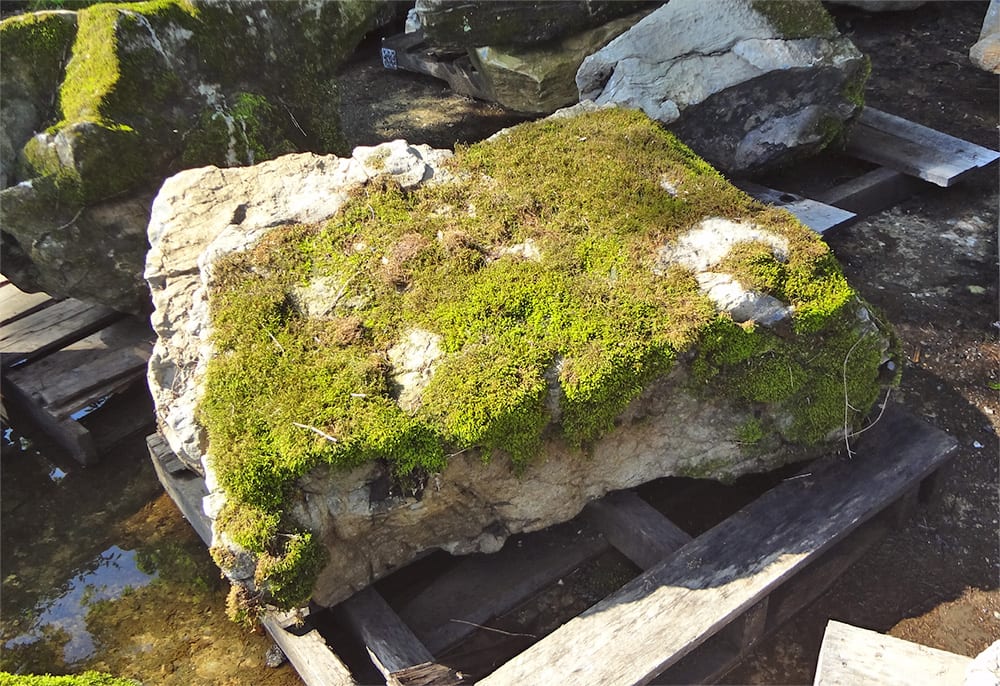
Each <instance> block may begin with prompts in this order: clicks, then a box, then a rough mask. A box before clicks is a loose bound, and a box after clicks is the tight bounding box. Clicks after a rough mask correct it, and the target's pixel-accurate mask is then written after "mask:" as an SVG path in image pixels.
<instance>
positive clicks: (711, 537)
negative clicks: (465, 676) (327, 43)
mask: <svg viewBox="0 0 1000 686" xmlns="http://www.w3.org/2000/svg"><path fill="white" fill-rule="evenodd" d="M865 439H866V440H864V442H863V443H862V442H859V444H858V445H857V446H856V454H855V456H854V458H853V459H850V460H848V459H844V458H839V457H830V458H826V459H824V460H821V461H818V462H817V463H815V464H814V465H813V468H812V473H811V475H810V476H808V477H803V478H798V479H794V480H790V481H785V482H783V483H782V484H779V485H778V486H777V487H775V488H774V489H772V490H771V491H768V492H767V493H765V494H764V495H763V496H761V497H760V498H758V499H757V500H756V501H754V502H753V503H751V504H750V505H748V506H747V507H745V508H744V509H742V510H740V511H739V512H737V513H736V514H734V515H733V516H731V517H730V518H728V519H727V520H725V521H724V522H722V523H721V524H719V525H718V526H716V527H714V528H713V529H711V530H709V531H708V532H706V533H705V534H702V535H701V536H699V537H698V538H697V539H695V540H694V541H692V542H691V543H689V544H688V545H686V546H684V547H683V548H682V549H681V550H679V551H678V552H677V553H676V554H675V555H673V556H672V557H670V558H669V559H668V560H667V561H665V562H663V563H661V564H659V565H657V566H655V567H653V568H652V569H650V570H648V571H647V572H645V573H643V574H642V575H640V576H639V577H637V578H636V579H635V580H633V581H631V582H629V583H628V584H626V585H625V586H624V587H623V588H622V589H621V590H619V591H618V592H616V593H614V594H612V595H611V596H609V597H608V598H606V599H605V600H603V601H601V602H600V603H598V604H597V605H595V606H594V607H592V608H591V609H589V610H587V611H586V612H584V613H583V614H582V615H580V616H579V617H577V618H575V619H573V620H571V621H570V622H568V623H567V624H565V625H563V626H562V627H561V628H559V629H557V630H556V631H555V632H553V633H552V634H550V635H549V636H548V637H546V638H545V639H543V640H541V641H540V642H538V643H536V644H535V645H534V646H532V647H531V648H529V649H528V650H526V651H525V652H524V653H522V654H521V655H519V656H518V657H516V658H514V659H513V660H511V661H509V662H507V663H506V664H504V665H503V666H501V667H500V668H499V669H497V670H496V671H495V672H494V673H493V674H491V675H490V676H488V677H486V678H485V679H483V680H482V681H481V682H480V683H481V684H483V685H484V686H486V685H492V686H496V685H498V684H504V685H508V684H510V685H513V684H552V683H574V684H595V685H596V684H601V685H602V686H603V685H612V684H629V685H631V684H641V683H646V682H648V681H649V680H650V679H652V678H653V677H655V676H656V675H657V674H660V673H661V672H663V671H664V670H665V669H666V668H667V667H669V666H670V665H672V664H674V663H676V662H678V661H679V660H680V659H681V658H682V657H684V656H685V655H686V654H688V653H690V652H691V651H692V650H694V649H695V648H696V647H697V646H698V645H700V644H701V643H703V642H704V641H706V640H707V639H708V638H709V637H711V636H713V635H714V634H715V633H716V632H718V631H719V630H720V629H722V628H723V627H725V626H727V625H728V624H729V623H730V622H732V620H733V619H735V618H736V617H738V616H739V615H741V614H743V613H745V612H747V611H748V610H749V609H750V608H752V607H753V606H754V605H755V604H756V603H758V602H760V601H761V600H762V599H763V598H765V597H766V596H767V595H769V594H770V592H771V591H773V590H774V589H776V588H777V587H779V586H780V585H781V584H782V583H783V582H784V581H785V580H786V579H788V578H789V577H791V576H792V575H794V574H795V573H796V572H797V571H798V570H799V569H801V568H803V567H804V566H805V565H806V564H808V563H809V562H811V561H812V560H814V559H816V558H818V557H819V555H821V554H822V553H823V552H825V551H826V550H828V549H830V548H831V547H832V546H833V545H835V544H836V543H837V542H838V541H840V540H842V539H844V538H845V537H846V536H847V535H848V534H850V533H851V532H852V531H853V530H854V529H856V528H857V527H858V526H859V525H860V524H862V523H863V522H865V521H867V520H868V519H870V518H871V517H873V516H874V515H875V514H876V513H878V512H879V511H880V510H881V509H882V508H884V507H886V506H887V505H889V504H890V503H892V502H894V501H895V500H896V499H898V498H899V497H900V496H902V495H903V494H904V493H906V492H907V491H908V490H909V489H910V487H912V486H913V485H915V484H917V483H919V482H920V481H921V480H922V479H923V478H924V477H925V476H927V475H928V474H930V473H931V472H933V471H934V470H935V469H937V468H938V467H939V466H940V465H941V464H942V463H943V462H944V460H945V459H947V457H948V456H949V455H950V454H951V453H952V452H953V451H954V449H955V447H956V442H955V440H954V439H953V438H951V437H950V436H948V435H946V434H944V433H943V432H940V431H938V430H936V429H934V428H932V427H930V426H928V425H926V424H924V423H923V422H921V421H919V420H917V419H916V418H914V417H912V416H910V415H908V414H906V413H904V412H903V411H901V410H899V409H897V408H889V409H887V410H886V412H885V414H884V415H883V417H882V419H881V421H880V422H879V423H878V424H877V425H875V427H873V428H872V429H871V430H870V431H869V432H868V433H867V434H865Z"/></svg>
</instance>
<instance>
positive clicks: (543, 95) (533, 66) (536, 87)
mask: <svg viewBox="0 0 1000 686" xmlns="http://www.w3.org/2000/svg"><path fill="white" fill-rule="evenodd" d="M645 14H646V13H645V12H639V13H634V14H630V15H627V16H625V17H621V18H619V19H614V20H612V21H609V22H607V23H606V24H602V25H601V26H598V27H596V28H593V29H588V30H586V31H583V32H580V33H575V34H573V35H571V36H567V37H565V38H560V39H556V40H553V41H549V42H546V43H542V44H538V45H529V46H518V45H504V46H495V45H489V46H485V47H478V48H472V49H470V50H469V56H470V57H471V58H472V63H473V65H475V67H476V70H477V71H479V73H480V74H482V76H483V78H484V80H485V81H486V84H487V87H488V89H489V92H490V96H491V98H492V99H493V100H495V101H496V102H498V103H500V104H501V105H503V106H504V107H506V108H508V109H512V110H515V111H517V112H533V113H544V114H550V113H552V112H554V111H556V110H557V109H559V108H560V107H566V106H568V105H572V104H573V103H575V102H576V101H577V99H578V97H579V93H578V92H577V88H576V72H577V70H578V69H579V68H580V64H581V63H582V62H583V59H584V58H585V57H586V56H588V55H592V54H593V53H595V52H597V50H599V49H600V48H602V47H604V46H605V45H607V43H608V42H609V41H610V40H612V39H613V38H615V37H616V36H618V35H620V34H621V33H622V32H623V31H626V30H627V29H628V28H629V27H630V26H632V25H633V24H635V23H636V22H637V21H639V20H640V19H641V18H642V17H643V16H645Z"/></svg>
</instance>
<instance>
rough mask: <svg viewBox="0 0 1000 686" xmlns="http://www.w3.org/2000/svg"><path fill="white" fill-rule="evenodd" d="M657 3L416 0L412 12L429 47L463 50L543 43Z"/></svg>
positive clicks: (581, 0)
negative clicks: (415, 15) (413, 11)
mask: <svg viewBox="0 0 1000 686" xmlns="http://www.w3.org/2000/svg"><path fill="white" fill-rule="evenodd" d="M656 4H657V3H655V2H633V1H624V2H616V1H604V0H543V1H541V2H522V1H519V0H494V1H491V0H485V1H476V0H472V1H469V0H417V3H416V13H417V16H418V17H419V19H420V24H421V26H422V27H423V30H424V35H425V36H426V38H427V42H428V43H429V44H430V45H432V46H434V47H435V48H439V49H441V50H452V51H457V52H464V51H465V50H466V49H467V48H476V47H480V46H483V45H532V44H536V43H545V42H547V41H551V40H555V39H558V38H562V37H564V36H568V35H571V34H574V33H578V32H580V31H582V30H584V29H589V28H593V27H596V26H600V25H601V24H604V23H605V22H607V21H609V20H611V19H615V18H616V17H621V16H624V15H626V14H630V13H632V12H635V11H636V10H638V9H641V8H644V7H645V8H649V7H653V6H655V5H656Z"/></svg>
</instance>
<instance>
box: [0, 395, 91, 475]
mask: <svg viewBox="0 0 1000 686" xmlns="http://www.w3.org/2000/svg"><path fill="white" fill-rule="evenodd" d="M4 381H5V382H4V384H3V394H4V397H5V399H6V400H7V401H9V402H10V404H11V405H12V406H16V407H17V408H18V409H20V410H21V411H22V412H24V413H26V414H27V415H28V416H29V417H31V420H32V421H34V422H35V423H36V424H37V425H38V427H39V428H40V429H41V430H42V431H43V432H44V433H45V434H46V435H48V436H49V437H50V438H51V439H52V440H54V441H55V442H56V443H57V444H59V446H60V447H62V448H63V449H64V450H66V452H68V453H69V455H70V457H72V458H73V459H74V460H76V461H77V462H79V463H81V464H93V463H94V462H96V461H97V445H96V444H95V443H94V437H93V436H91V435H90V431H88V430H87V428H86V427H84V426H82V425H80V424H79V423H78V422H75V421H73V420H72V419H61V418H58V417H54V416H53V415H52V414H51V413H49V412H48V411H46V409H45V408H43V407H42V406H41V405H39V404H38V403H36V402H34V400H33V399H32V398H30V397H28V396H27V395H25V394H24V393H22V392H21V390H20V389H19V388H18V387H17V386H16V385H15V384H10V383H6V379H5V380H4Z"/></svg>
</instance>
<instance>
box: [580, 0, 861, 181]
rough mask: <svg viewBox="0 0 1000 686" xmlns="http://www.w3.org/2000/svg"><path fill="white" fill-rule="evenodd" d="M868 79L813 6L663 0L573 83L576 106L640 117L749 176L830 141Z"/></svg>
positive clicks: (588, 62) (856, 108) (809, 2)
mask: <svg viewBox="0 0 1000 686" xmlns="http://www.w3.org/2000/svg"><path fill="white" fill-rule="evenodd" d="M868 72H869V62H868V60H867V58H866V57H865V56H864V55H862V54H861V53H860V52H859V51H858V49H857V48H856V47H855V46H854V44H853V43H851V41H850V40H849V39H848V38H846V37H845V36H842V35H841V34H840V33H839V32H838V31H837V27H836V25H835V24H834V23H833V20H832V19H831V18H830V16H829V14H827V12H826V10H825V9H824V8H823V6H822V5H821V4H820V2H819V1H818V0H713V1H712V2H703V1H702V0H671V2H669V3H667V4H664V5H663V6H662V7H660V8H659V9H657V10H656V11H654V12H653V13H651V14H649V15H648V16H646V17H645V18H644V19H643V20H642V21H640V22H639V23H637V24H636V25H635V26H633V27H632V28H631V29H629V30H628V31H626V32H625V33H623V34H622V35H620V36H618V37H617V38H615V39H614V40H613V41H611V42H610V43H609V44H608V45H606V46H605V47H604V48H602V49H601V50H599V51H597V52H596V53H594V54H593V55H590V56H589V57H587V58H586V59H585V60H584V61H583V63H582V65H581V66H580V69H579V71H578V72H577V75H576V83H577V87H578V88H579V91H580V99H581V100H593V101H595V102H597V103H599V104H604V103H618V104H621V105H625V106H628V107H637V108H640V109H642V110H643V111H644V112H645V113H646V114H648V115H649V116H650V117H652V118H654V119H656V120H657V121H660V122H662V123H664V124H667V125H669V126H670V129H671V130H672V131H674V132H675V133H676V134H677V135H678V136H679V137H680V138H681V140H683V141H684V142H685V143H687V144H688V145H690V146H691V147H692V148H693V149H694V150H695V151H696V152H697V153H698V154H699V155H701V156H702V157H704V158H705V159H706V160H708V161H709V162H711V163H712V164H713V165H715V166H716V167H718V168H720V169H722V170H724V171H726V172H729V173H737V174H746V173H751V172H756V171H760V170H762V169H766V168H769V167H776V166H780V165H783V164H787V163H790V162H792V161H794V160H796V159H799V158H802V157H806V156H809V155H813V154H815V153H817V152H819V151H820V150H822V149H823V148H824V147H826V146H827V145H829V144H830V143H831V142H833V141H834V140H836V139H837V137H838V136H839V135H840V134H841V132H842V130H843V128H844V126H845V125H846V124H847V123H849V122H850V121H851V120H852V119H853V117H854V116H855V115H857V114H858V113H859V112H860V109H861V106H862V104H863V101H862V94H863V92H864V84H865V81H866V79H867V77H868Z"/></svg>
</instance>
